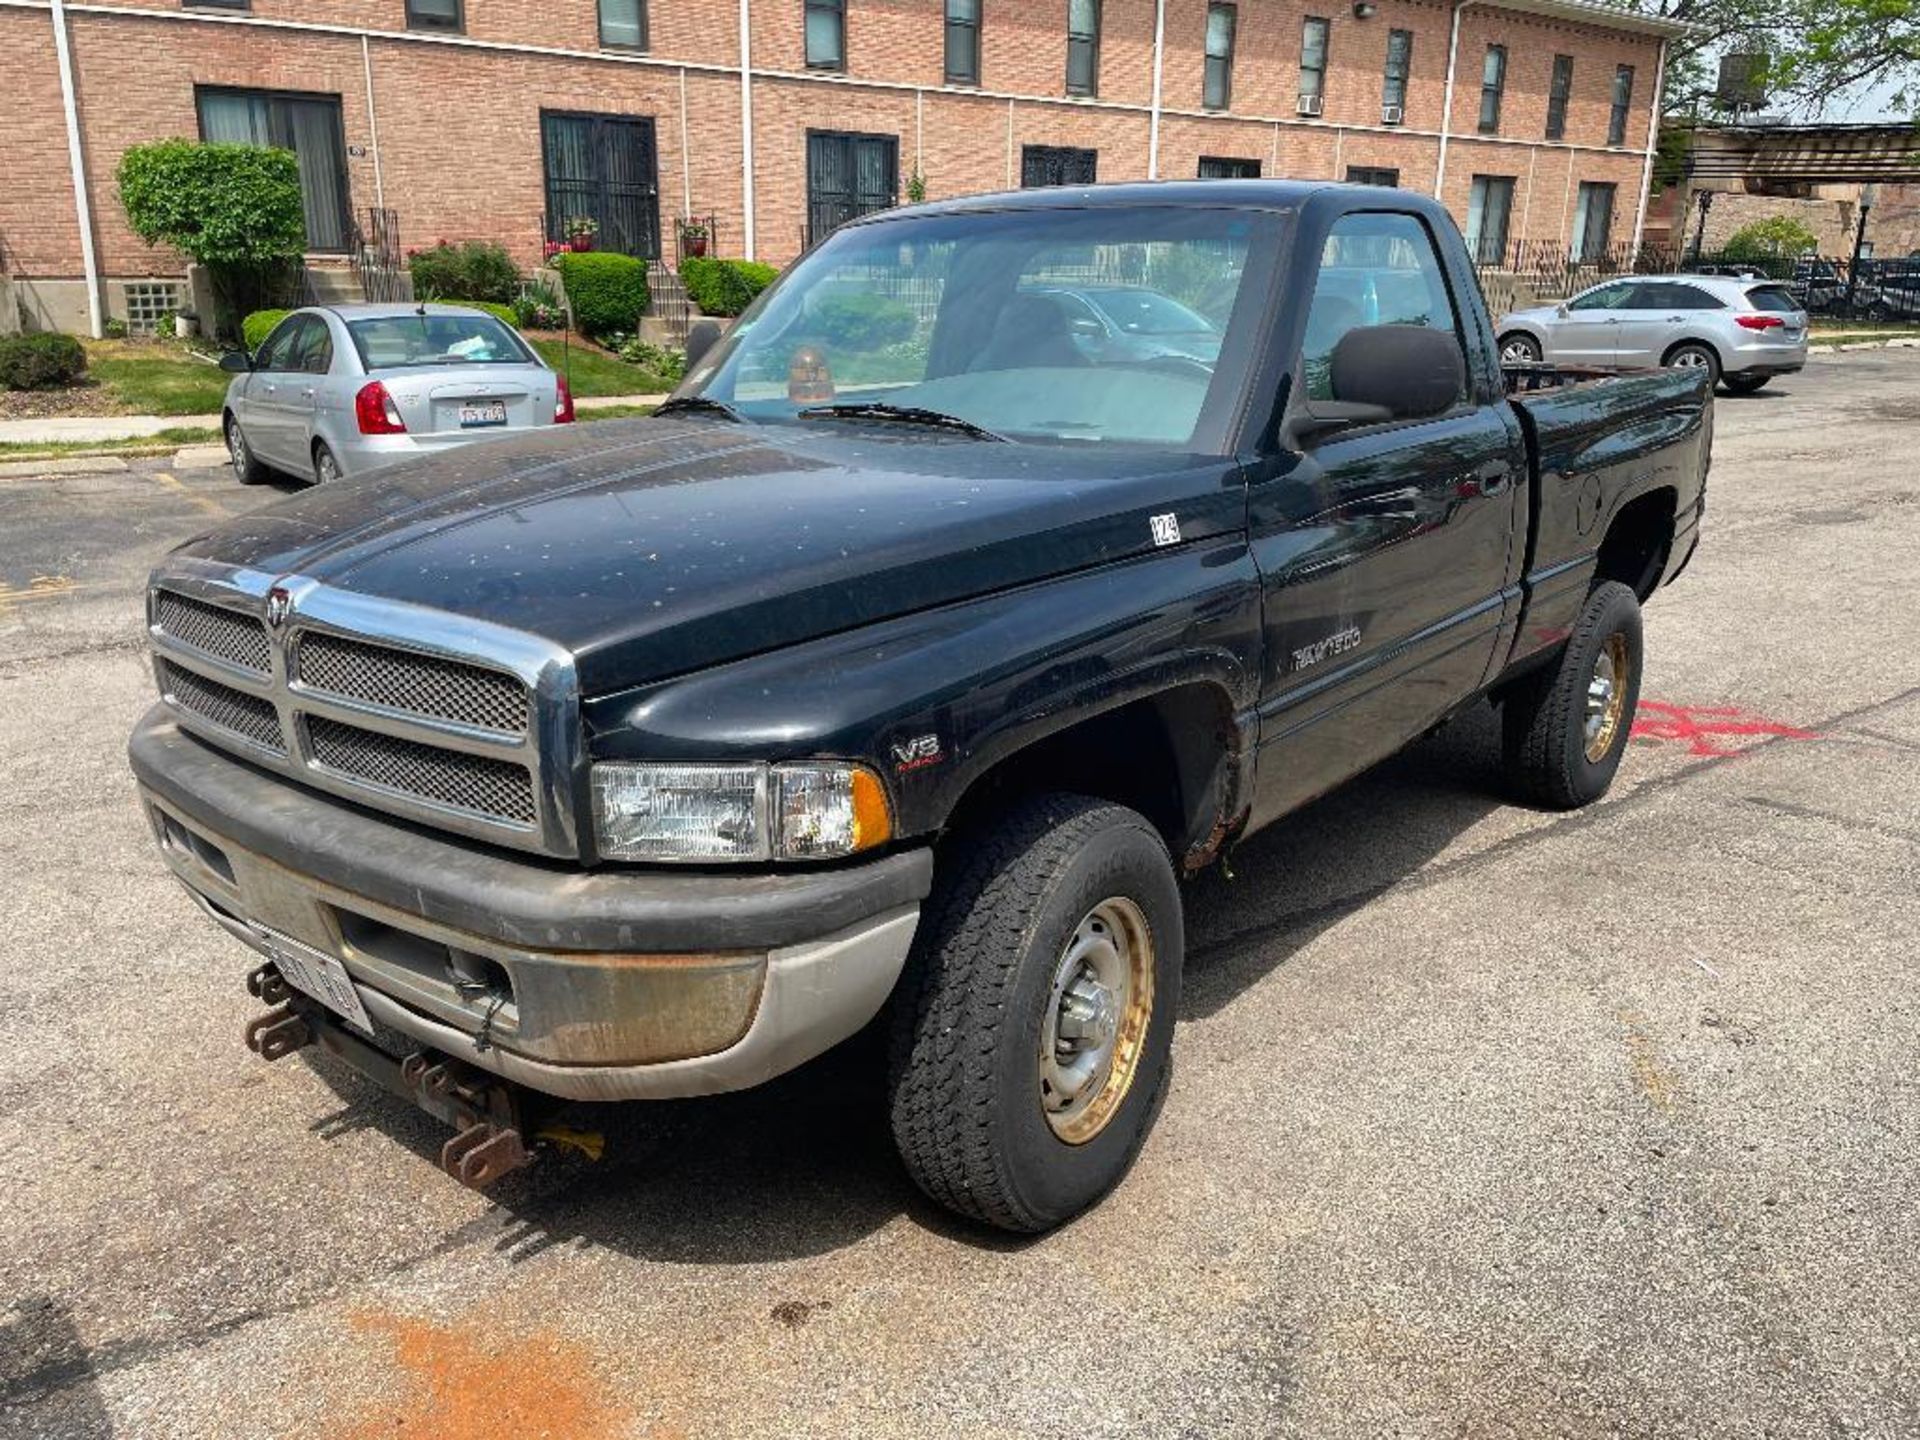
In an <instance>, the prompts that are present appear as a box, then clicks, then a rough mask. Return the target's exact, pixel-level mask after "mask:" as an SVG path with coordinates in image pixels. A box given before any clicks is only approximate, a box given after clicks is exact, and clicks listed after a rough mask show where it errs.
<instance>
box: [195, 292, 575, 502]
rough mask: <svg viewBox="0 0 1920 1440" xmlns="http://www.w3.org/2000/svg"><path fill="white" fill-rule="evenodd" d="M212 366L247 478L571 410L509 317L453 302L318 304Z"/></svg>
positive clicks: (389, 453) (379, 462) (442, 446)
mask: <svg viewBox="0 0 1920 1440" xmlns="http://www.w3.org/2000/svg"><path fill="white" fill-rule="evenodd" d="M220 364H221V367H222V368H223V369H226V370H231V371H233V372H234V377H233V383H232V384H230V385H229V386H228V387H227V399H226V405H225V413H224V414H223V415H222V417H221V421H222V425H223V426H224V428H225V431H226V440H227V452H228V454H230V455H231V456H232V457H233V470H234V473H235V474H236V475H238V476H239V477H240V479H241V480H242V481H243V482H245V483H247V484H254V483H256V482H258V481H260V480H263V479H265V478H266V476H267V474H268V472H269V471H272V470H279V471H283V472H285V473H286V474H289V475H296V476H299V477H301V478H303V479H309V480H315V481H322V482H324V481H327V480H336V479H339V478H341V477H343V476H349V475H363V474H366V473H367V472H369V471H372V470H378V469H380V468H381V467H383V466H387V465H393V464H397V463H398V462H400V461H402V460H410V459H413V458H414V457H415V456H419V455H432V454H437V453H439V452H441V451H444V450H447V449H449V448H451V447H453V446H456V445H469V444H472V443H473V442H474V441H476V440H486V439H490V438H494V437H498V436H502V435H521V434H525V433H526V432H527V431H528V430H531V429H535V428H537V427H540V426H543V425H562V424H566V423H567V422H569V421H571V420H572V419H573V397H572V396H571V395H570V394H569V393H568V391H567V382H566V379H565V378H564V377H563V376H560V375H557V374H555V373H554V371H553V370H551V369H550V368H549V367H548V366H547V364H546V362H545V361H543V360H542V359H541V358H540V357H539V356H538V355H537V354H535V353H534V351H533V348H532V347H531V346H530V345H528V344H527V342H526V341H525V340H523V339H522V338H521V337H520V336H519V334H517V333H516V332H515V331H514V329H513V327H512V326H511V325H506V324H503V323H502V322H501V321H499V320H497V319H495V318H494V317H493V316H491V315H489V314H487V313H486V312H485V311H481V310H471V309H467V308H466V307H464V306H459V305H315V306H309V307H307V308H305V309H301V310H295V311H294V312H293V313H291V314H290V315H288V316H287V318H286V319H284V320H282V321H281V322H280V323H279V324H278V325H276V326H275V327H274V329H273V332H272V333H271V334H269V335H268V336H267V338H266V339H265V340H264V341H263V342H261V345H260V348H259V349H258V350H256V351H255V352H254V353H253V354H252V355H248V354H246V353H245V352H243V351H237V352H235V353H233V354H230V355H227V356H225V357H224V358H223V359H222V360H221V362H220Z"/></svg>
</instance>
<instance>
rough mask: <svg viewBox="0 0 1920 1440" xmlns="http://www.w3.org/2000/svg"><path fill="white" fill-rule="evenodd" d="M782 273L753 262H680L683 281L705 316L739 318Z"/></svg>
mask: <svg viewBox="0 0 1920 1440" xmlns="http://www.w3.org/2000/svg"><path fill="white" fill-rule="evenodd" d="M779 273H780V272H779V271H778V270H776V269H774V268H773V266H771V265H759V264H756V263H755V262H753V261H751V260H714V259H690V260H682V261H681V262H680V282H681V283H682V284H683V285H685V286H686V287H687V294H688V295H689V296H691V297H692V298H693V303H694V304H696V305H698V306H699V307H700V312H701V313H702V314H703V315H738V314H739V313H740V312H741V311H742V310H744V309H746V308H747V306H749V305H751V304H752V303H753V297H754V296H756V295H758V294H759V293H760V292H761V291H762V290H764V289H766V288H767V286H769V285H771V284H772V283H773V280H774V277H775V276H776V275H778V274H779Z"/></svg>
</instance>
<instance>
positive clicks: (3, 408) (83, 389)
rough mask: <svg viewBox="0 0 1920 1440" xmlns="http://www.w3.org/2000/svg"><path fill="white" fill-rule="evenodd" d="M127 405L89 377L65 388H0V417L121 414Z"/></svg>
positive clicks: (124, 412) (45, 418)
mask: <svg viewBox="0 0 1920 1440" xmlns="http://www.w3.org/2000/svg"><path fill="white" fill-rule="evenodd" d="M126 413H128V412H127V407H126V406H125V405H123V404H122V403H120V402H119V401H118V400H116V399H114V398H113V393H112V392H111V391H110V390H108V389H107V387H106V386H104V385H100V384H97V383H95V382H94V381H91V380H83V381H81V382H80V383H79V384H78V385H73V386H69V387H68V388H67V389H65V390H0V420H48V419H53V418H55V417H58V416H64V415H125V414H126Z"/></svg>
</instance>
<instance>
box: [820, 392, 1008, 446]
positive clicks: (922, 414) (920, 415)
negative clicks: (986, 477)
mask: <svg viewBox="0 0 1920 1440" xmlns="http://www.w3.org/2000/svg"><path fill="white" fill-rule="evenodd" d="M799 417H800V418H801V419H802V420H897V421H899V422H901V423H902V424H905V425H930V426H933V427H934V428H936V429H940V430H958V431H960V432H961V433H962V434H963V435H971V436H973V438H974V439H976V440H1002V441H1004V440H1005V439H1006V438H1007V437H1006V436H1004V435H1002V434H1001V433H1000V432H999V431H997V430H989V429H987V427H986V426H984V425H976V424H974V423H973V421H971V420H963V419H961V418H960V416H958V415H949V414H947V412H946V411H944V410H928V409H925V408H923V407H921V406H919V405H889V404H887V403H886V401H884V400H864V401H858V402H852V403H848V404H845V405H815V406H814V407H812V408H811V409H808V410H802V411H800V412H799Z"/></svg>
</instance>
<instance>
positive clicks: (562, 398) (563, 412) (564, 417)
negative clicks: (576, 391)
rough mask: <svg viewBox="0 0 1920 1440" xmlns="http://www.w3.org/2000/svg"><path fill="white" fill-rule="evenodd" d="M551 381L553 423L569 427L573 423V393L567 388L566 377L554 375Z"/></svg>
mask: <svg viewBox="0 0 1920 1440" xmlns="http://www.w3.org/2000/svg"><path fill="white" fill-rule="evenodd" d="M553 379H554V385H555V389H554V392H553V423H554V424H556V425H571V424H572V423H573V391H571V390H569V389H568V388H567V377H566V376H564V375H556V376H554V377H553Z"/></svg>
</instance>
